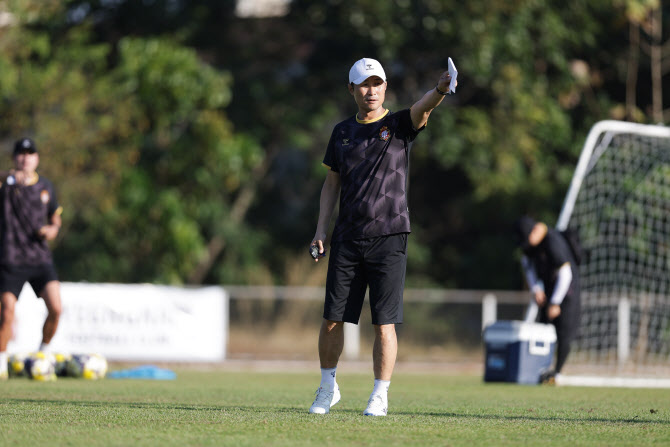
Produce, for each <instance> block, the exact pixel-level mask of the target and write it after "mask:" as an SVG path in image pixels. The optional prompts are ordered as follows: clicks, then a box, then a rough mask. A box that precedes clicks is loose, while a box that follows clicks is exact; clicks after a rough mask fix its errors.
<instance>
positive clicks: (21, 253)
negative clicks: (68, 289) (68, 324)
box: [0, 138, 62, 379]
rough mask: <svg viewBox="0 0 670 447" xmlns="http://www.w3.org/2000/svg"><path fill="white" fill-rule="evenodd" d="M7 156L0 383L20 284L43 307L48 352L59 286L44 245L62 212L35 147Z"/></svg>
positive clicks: (0, 233)
mask: <svg viewBox="0 0 670 447" xmlns="http://www.w3.org/2000/svg"><path fill="white" fill-rule="evenodd" d="M12 158H13V161H14V169H11V170H10V171H6V172H2V173H0V181H1V182H2V186H1V187H0V379H6V378H7V360H8V359H7V344H8V343H9V340H10V338H11V336H12V323H13V322H14V309H15V306H16V302H17V300H18V296H19V294H20V293H21V289H22V288H23V285H24V284H25V283H26V282H28V283H29V284H30V285H31V287H32V288H33V290H34V291H35V294H37V296H39V297H41V298H42V299H43V300H44V304H45V305H46V307H47V311H48V314H47V318H46V321H45V322H44V327H43V331H42V343H41V345H40V347H39V350H40V351H48V350H49V342H50V341H51V339H52V338H53V336H54V334H55V333H56V329H57V328H58V320H59V318H60V314H61V297H60V282H59V281H58V276H57V274H56V269H55V267H54V264H53V259H52V256H51V251H50V250H49V246H48V245H47V241H51V240H53V239H55V238H56V236H58V231H59V229H60V226H61V212H62V209H61V207H60V206H59V205H58V202H57V200H56V194H55V192H54V188H53V185H52V184H51V182H50V181H49V180H47V179H46V178H44V177H40V176H39V175H38V174H37V172H36V170H37V166H38V165H39V162H40V158H39V154H38V153H37V147H36V146H35V143H34V142H33V141H32V140H31V139H29V138H22V139H20V140H18V141H17V142H16V143H15V145H14V151H13V155H12Z"/></svg>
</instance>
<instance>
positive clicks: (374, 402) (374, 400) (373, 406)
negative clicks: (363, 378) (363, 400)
mask: <svg viewBox="0 0 670 447" xmlns="http://www.w3.org/2000/svg"><path fill="white" fill-rule="evenodd" d="M388 406H389V404H388V400H387V399H386V398H384V396H382V395H381V394H373V395H372V396H370V399H369V400H368V408H366V409H365V411H364V412H363V414H364V415H365V416H386V411H387V410H388Z"/></svg>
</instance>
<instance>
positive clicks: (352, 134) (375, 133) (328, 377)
mask: <svg viewBox="0 0 670 447" xmlns="http://www.w3.org/2000/svg"><path fill="white" fill-rule="evenodd" d="M454 69H455V67H454ZM454 81H455V79H454ZM450 82H451V75H450V74H449V72H448V71H445V72H444V73H442V75H441V76H440V78H439V79H438V81H437V85H436V87H434V88H432V89H431V90H430V91H428V92H427V93H426V94H425V95H424V96H423V97H422V98H421V99H420V100H419V101H418V102H416V103H415V104H414V105H413V106H412V107H411V108H410V109H404V110H400V111H398V112H392V111H390V110H388V109H386V108H385V107H384V99H385V95H386V88H387V82H386V74H385V73H384V69H383V68H382V66H381V64H380V63H379V62H378V61H376V60H374V59H369V58H364V59H360V60H359V61H357V62H356V63H355V64H354V65H353V66H352V67H351V70H350V71H349V84H348V89H349V93H350V94H351V95H352V97H353V99H354V101H355V102H356V105H357V108H358V110H357V113H356V114H355V115H354V116H352V117H350V118H348V119H346V120H344V121H342V122H341V123H339V124H337V125H336V126H335V128H334V130H333V133H332V135H331V138H330V142H329V143H328V147H327V149H326V155H325V157H324V160H323V164H324V165H325V166H326V167H328V168H329V171H328V174H327V176H326V180H325V182H324V184H323V188H322V190H321V198H320V212H319V220H318V224H317V228H316V233H315V235H314V239H313V240H312V242H311V245H310V248H312V249H313V247H316V249H317V250H314V253H313V257H315V260H316V261H318V260H319V254H320V255H324V254H325V249H324V244H325V240H326V232H327V230H328V227H329V224H330V220H331V216H332V214H333V210H334V208H335V204H336V201H337V199H338V196H339V198H340V200H339V216H338V218H337V222H336V224H335V228H334V230H333V234H332V236H331V250H330V257H329V263H328V275H327V280H326V297H325V305H324V313H323V322H322V325H321V330H320V333H319V359H320V364H321V384H320V386H319V388H318V390H317V392H316V399H315V400H314V403H313V404H312V406H311V407H310V409H309V412H310V413H316V414H325V413H328V412H329V411H330V407H331V406H333V405H335V404H336V403H337V402H338V401H339V400H340V390H339V387H338V385H337V381H336V369H337V364H338V360H339V358H340V354H341V353H342V349H343V345H344V335H343V325H344V322H349V323H354V324H358V320H359V318H360V313H361V309H362V306H363V299H364V297H365V292H366V289H367V287H368V286H369V288H370V294H369V298H370V308H371V311H372V324H373V325H374V331H375V341H374V346H373V365H374V377H375V381H374V387H373V390H372V393H371V394H370V399H369V400H368V405H367V408H366V409H365V411H364V413H363V414H365V415H369V416H386V413H387V408H388V389H389V386H390V383H391V375H392V373H393V368H394V366H395V362H396V354H397V348H398V345H397V343H398V342H397V338H396V331H395V325H396V324H400V323H402V319H403V302H402V300H403V288H404V283H405V266H406V259H407V236H408V234H409V233H410V223H409V210H408V207H407V177H408V163H409V155H410V148H411V144H412V142H413V141H414V139H415V138H416V136H417V135H418V134H419V132H420V131H421V130H423V129H424V127H425V126H426V122H427V121H428V117H429V115H430V113H431V112H432V111H433V109H435V107H437V106H438V105H439V104H440V103H441V102H442V100H443V99H444V97H445V95H447V94H448V92H450ZM455 84H456V83H455V82H454V83H453V84H452V85H451V87H455Z"/></svg>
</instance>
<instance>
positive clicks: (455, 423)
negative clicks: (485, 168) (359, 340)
mask: <svg viewBox="0 0 670 447" xmlns="http://www.w3.org/2000/svg"><path fill="white" fill-rule="evenodd" d="M176 372H177V374H178V377H177V380H174V381H147V380H128V379H126V380H114V379H105V380H101V381H85V380H81V379H59V380H58V381H57V382H53V383H40V382H34V381H30V380H28V379H11V380H9V381H7V382H3V383H0V445H2V446H26V445H30V446H33V445H44V446H52V445H71V446H115V445H116V446H172V445H174V446H185V445H186V446H208V445H211V446H224V445H229V446H268V445H272V446H284V445H285V446H302V445H310V446H322V445H327V446H351V445H354V446H403V447H409V446H419V445H422V446H433V445H438V446H469V447H472V446H506V445H509V446H518V445H541V446H543V447H546V446H580V445H585V446H586V445H588V446H619V445H628V446H641V445H665V446H667V445H670V410H669V408H668V405H669V404H670V390H653V389H652V390H650V389H621V388H612V389H607V388H576V387H551V386H522V385H515V384H485V383H483V382H482V379H481V377H480V376H450V375H436V374H406V373H396V375H395V376H394V379H393V383H392V385H391V390H390V394H389V415H388V416H387V417H386V418H371V417H365V416H362V415H361V412H362V411H363V409H364V408H365V404H366V401H367V398H368V395H369V392H370V390H371V387H372V379H371V377H370V374H363V373H359V372H354V373H348V372H347V371H346V370H343V368H341V371H339V373H338V382H339V384H340V388H341V390H342V401H341V402H340V403H339V404H337V405H336V406H335V407H333V409H332V411H331V413H330V414H329V415H325V416H322V415H318V416H317V415H310V414H308V413H307V409H308V407H309V405H310V404H311V402H312V399H313V392H314V390H315V389H316V387H317V386H318V381H319V378H320V376H319V374H318V370H315V371H313V372H310V373H287V372H277V373H259V372H253V373H251V372H230V371H194V370H192V369H186V370H180V369H176Z"/></svg>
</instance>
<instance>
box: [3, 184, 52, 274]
mask: <svg viewBox="0 0 670 447" xmlns="http://www.w3.org/2000/svg"><path fill="white" fill-rule="evenodd" d="M11 183H12V181H11V178H10V179H8V181H5V183H4V184H3V185H2V187H0V204H1V206H2V208H1V209H0V213H1V214H0V264H4V265H19V266H26V265H30V266H36V265H41V264H48V263H50V262H52V257H51V251H50V250H49V247H48V245H47V241H45V240H44V239H42V238H41V237H40V236H39V235H38V231H39V229H40V228H42V227H43V226H45V225H48V224H49V223H50V221H49V218H50V217H51V216H52V215H53V214H54V213H57V212H58V213H60V212H61V209H60V207H59V206H58V201H57V200H56V193H55V192H54V188H53V185H52V184H51V182H50V181H49V180H47V179H46V178H44V177H39V176H37V175H36V179H35V182H34V183H32V184H30V185H17V184H11Z"/></svg>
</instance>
